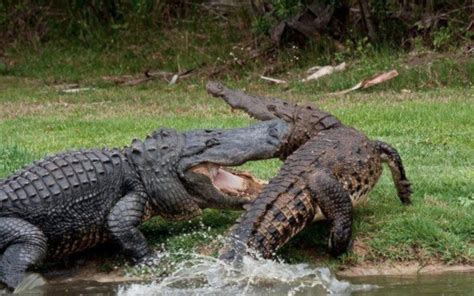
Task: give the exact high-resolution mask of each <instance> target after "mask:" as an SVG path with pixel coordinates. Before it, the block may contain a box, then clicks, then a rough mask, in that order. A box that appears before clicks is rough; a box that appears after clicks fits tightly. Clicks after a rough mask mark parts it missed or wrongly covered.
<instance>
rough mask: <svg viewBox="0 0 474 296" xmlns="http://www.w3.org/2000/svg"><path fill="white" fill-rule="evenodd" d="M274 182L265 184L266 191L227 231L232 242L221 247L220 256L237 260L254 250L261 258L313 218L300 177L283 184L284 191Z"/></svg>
mask: <svg viewBox="0 0 474 296" xmlns="http://www.w3.org/2000/svg"><path fill="white" fill-rule="evenodd" d="M285 181H287V182H288V181H289V180H285ZM278 183H279V182H273V183H270V184H269V185H267V187H266V188H265V191H264V193H266V194H262V197H261V198H259V199H257V200H256V201H255V202H254V203H253V204H252V205H251V206H250V207H249V209H248V210H247V212H246V213H244V215H243V216H242V217H241V218H240V219H239V221H237V224H236V225H235V226H234V227H233V229H232V230H231V237H232V241H231V242H230V245H228V246H225V247H224V248H223V249H222V250H221V255H220V259H222V260H224V261H227V262H232V261H234V262H238V261H239V260H241V259H242V257H243V256H244V255H245V254H249V255H253V254H252V253H254V252H256V253H257V254H258V255H257V256H263V257H264V258H270V257H273V255H274V252H275V251H276V250H277V249H278V248H279V247H281V246H282V245H284V244H285V243H286V242H287V241H288V240H289V239H290V238H292V237H293V236H294V235H295V234H296V233H298V232H300V231H301V230H302V229H303V228H304V227H305V226H306V225H307V224H308V223H311V221H313V218H314V214H315V204H314V202H313V200H312V198H311V195H310V193H309V191H308V190H307V189H306V188H305V185H304V184H303V182H302V180H298V181H296V182H295V183H293V182H291V181H290V183H293V184H290V186H288V187H287V186H283V187H284V188H285V187H286V188H288V190H282V187H281V184H278ZM286 185H288V184H286ZM249 249H250V250H249Z"/></svg>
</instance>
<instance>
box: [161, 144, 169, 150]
mask: <svg viewBox="0 0 474 296" xmlns="http://www.w3.org/2000/svg"><path fill="white" fill-rule="evenodd" d="M160 148H161V149H162V150H166V149H168V148H169V146H167V145H163V146H161V147H160Z"/></svg>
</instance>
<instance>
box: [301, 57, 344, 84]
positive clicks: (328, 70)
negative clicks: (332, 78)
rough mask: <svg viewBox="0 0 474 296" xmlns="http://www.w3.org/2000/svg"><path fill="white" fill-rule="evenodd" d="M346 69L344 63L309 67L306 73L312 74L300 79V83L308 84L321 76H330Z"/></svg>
mask: <svg viewBox="0 0 474 296" xmlns="http://www.w3.org/2000/svg"><path fill="white" fill-rule="evenodd" d="M346 68H347V64H346V63H345V62H343V63H341V64H339V65H337V66H324V67H311V68H309V69H308V71H307V72H309V73H312V74H311V75H309V76H308V77H306V78H304V79H302V80H301V81H302V82H308V81H311V80H317V79H319V78H321V77H323V76H327V75H331V74H333V73H335V72H341V71H344V70H345V69H346Z"/></svg>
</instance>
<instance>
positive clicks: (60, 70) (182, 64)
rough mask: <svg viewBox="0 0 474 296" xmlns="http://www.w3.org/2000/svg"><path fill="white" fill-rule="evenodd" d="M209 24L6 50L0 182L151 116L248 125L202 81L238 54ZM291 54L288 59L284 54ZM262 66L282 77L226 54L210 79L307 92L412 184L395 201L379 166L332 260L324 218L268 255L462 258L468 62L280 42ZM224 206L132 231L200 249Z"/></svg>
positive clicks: (354, 260)
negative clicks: (383, 75) (147, 75)
mask: <svg viewBox="0 0 474 296" xmlns="http://www.w3.org/2000/svg"><path fill="white" fill-rule="evenodd" d="M181 30H183V29H182V28H181ZM214 30H215V31H216V32H226V33H224V34H222V36H218V35H219V34H213V33H212V32H211V33H209V34H207V35H206V36H207V37H206V38H204V39H203V40H200V39H199V38H201V37H192V36H194V35H193V34H189V36H190V37H189V40H184V39H183V40H181V41H180V40H177V39H176V38H177V37H176V36H175V35H176V34H175V33H176V32H167V33H166V34H163V35H162V36H160V37H157V38H156V39H153V40H152V41H150V42H149V44H146V45H145V46H139V47H136V45H134V43H132V44H128V45H127V46H126V45H125V42H124V43H121V44H116V45H113V46H112V47H110V48H108V47H107V48H105V49H104V50H99V49H97V48H89V49H84V48H81V47H78V46H76V45H73V46H64V44H62V43H61V42H56V43H50V44H46V45H45V46H43V47H42V48H41V51H40V52H38V51H32V50H23V49H24V48H22V47H19V48H11V49H9V50H8V51H7V52H8V56H9V58H10V59H11V62H10V63H9V66H8V67H6V68H0V139H1V141H0V178H1V177H5V176H7V175H8V174H10V173H12V172H14V171H15V170H17V169H19V168H20V167H21V166H23V165H25V164H28V163H30V162H31V161H32V160H34V159H38V158H41V157H43V156H44V155H47V154H51V153H56V152H59V151H64V150H69V149H77V148H81V147H102V146H119V147H121V146H125V145H128V144H129V143H130V142H131V140H132V139H133V138H134V137H140V138H143V137H144V136H145V135H146V134H148V133H150V132H151V131H152V130H154V129H156V128H158V127H160V126H166V127H173V128H176V129H178V130H188V129H195V128H233V127H242V126H246V125H248V124H250V123H252V122H254V121H253V120H251V119H250V118H249V117H247V116H246V115H244V114H243V113H233V112H231V111H230V110H229V109H228V108H227V106H225V105H224V104H223V103H222V102H220V101H218V100H216V99H214V98H211V97H209V96H208V95H207V94H206V92H205V90H204V84H205V80H206V79H205V75H204V74H205V73H204V72H205V71H207V70H209V69H211V68H212V67H213V66H215V65H218V64H219V63H222V60H230V59H233V58H230V56H229V53H230V52H232V53H233V56H237V57H238V59H241V60H244V61H245V59H246V54H245V47H243V44H242V43H238V42H237V41H236V40H238V38H237V37H238V36H226V34H230V33H228V32H227V31H226V30H223V28H222V27H215V28H214ZM180 32H182V31H180ZM184 32H186V31H184ZM189 32H192V30H191V29H189ZM182 35H183V34H181V35H179V36H182ZM183 36H186V34H184V35H183ZM173 38H175V39H173ZM193 38H194V39H193ZM137 40H138V41H140V38H137ZM138 41H136V42H137V43H138ZM173 41H174V42H173ZM224 41H226V42H224ZM227 41H229V42H227ZM216 44H217V45H216ZM221 44H224V45H223V46H218V45H221ZM235 44H237V45H235ZM242 48H244V49H242ZM203 49H205V50H203ZM295 56H299V57H300V58H299V59H298V60H295V59H294V57H295ZM217 57H220V58H221V61H220V62H219V61H217ZM344 59H347V61H348V62H349V63H350V67H349V69H348V70H347V71H346V72H343V73H341V74H337V75H333V76H330V77H326V78H323V79H321V80H320V81H317V82H313V83H308V84H303V83H300V82H297V80H298V78H301V77H303V76H304V71H305V69H306V68H307V67H308V65H314V64H320V63H328V62H332V63H336V62H340V61H342V60H344ZM202 62H205V63H206V64H207V66H206V68H204V69H203V70H202V72H201V73H200V74H199V75H196V76H194V77H192V78H191V79H188V80H186V81H180V82H179V83H178V84H176V85H168V84H165V83H163V82H161V81H153V82H150V83H148V84H144V85H139V86H136V87H120V86H115V85H112V84H110V83H107V82H104V81H103V80H102V78H101V77H102V76H105V75H122V74H133V73H140V72H143V71H144V70H145V69H160V70H170V71H178V70H179V69H186V68H189V67H193V66H196V65H199V64H201V63H202ZM274 64H275V65H276V67H277V68H280V69H281V70H279V71H276V72H274V74H272V75H273V76H275V77H278V78H285V79H289V80H291V81H292V82H291V83H290V84H289V86H286V87H281V86H274V85H269V84H266V83H264V82H263V81H260V80H258V79H256V77H257V75H258V74H259V73H261V72H262V71H263V70H262V69H263V67H264V66H265V61H264V60H256V61H255V62H253V61H248V60H246V64H245V65H243V66H242V65H238V64H231V66H230V67H229V69H227V71H226V72H224V73H222V74H221V77H220V78H221V79H223V80H224V81H225V82H226V83H227V84H229V85H230V86H234V87H240V88H246V89H247V90H248V91H249V92H254V93H260V94H264V95H270V96H276V97H281V98H286V99H288V100H292V101H304V100H310V101H313V102H314V103H315V104H317V105H319V106H320V107H321V108H323V109H325V110H327V111H329V112H332V113H333V114H335V115H336V116H338V117H339V118H340V119H341V120H342V121H343V122H344V123H346V124H349V125H352V126H354V127H356V128H358V129H360V130H362V131H364V132H365V133H366V134H367V135H368V136H369V137H371V138H373V139H381V140H383V141H386V142H388V143H390V144H391V145H393V146H394V147H396V148H397V149H398V151H399V152H400V154H401V156H402V158H403V160H404V164H405V166H406V169H407V174H408V177H409V178H410V180H411V181H412V183H413V188H414V195H413V201H414V203H413V205H412V206H410V207H404V206H402V205H401V204H400V202H399V201H398V199H397V198H396V193H395V189H394V187H393V184H392V181H391V177H390V174H389V172H388V170H385V171H384V174H383V175H382V178H381V180H380V181H379V183H378V185H377V186H376V187H375V189H374V190H373V191H372V192H371V194H370V200H369V202H368V203H367V204H366V205H364V206H362V207H360V208H358V209H356V211H355V228H354V238H355V244H354V251H353V252H351V253H349V254H347V255H345V256H343V257H342V258H341V259H331V258H329V257H328V256H327V252H326V250H327V247H326V242H327V225H325V224H324V223H320V224H315V225H314V226H311V227H308V229H306V230H305V231H303V233H301V234H300V235H298V236H297V237H295V238H294V239H293V240H292V241H291V242H290V243H289V244H288V245H287V246H286V247H284V248H283V249H282V250H281V251H280V252H279V254H280V256H281V257H283V258H284V259H286V260H288V261H290V262H301V261H305V262H308V261H309V262H318V263H321V262H323V263H324V264H329V265H331V266H341V265H343V266H346V265H350V264H360V263H365V262H376V263H381V262H387V261H397V262H398V261H413V260H416V261H420V262H422V263H429V262H434V261H436V262H444V263H447V264H451V263H468V264H474V228H473V226H472V225H474V209H473V207H474V182H473V180H474V173H473V172H474V140H473V139H474V117H473V116H472V114H474V95H473V93H474V91H473V82H474V79H473V77H474V62H473V59H472V58H469V57H466V56H464V55H462V54H459V53H448V54H437V53H430V52H424V53H418V54H416V55H414V56H413V55H410V56H409V55H406V54H401V53H399V52H393V51H389V50H383V49H382V50H371V51H367V52H362V53H359V54H358V55H354V56H344V55H339V56H337V57H333V58H330V57H327V56H323V57H318V56H317V54H316V53H315V52H311V47H310V50H306V51H294V52H291V50H290V51H287V52H286V53H285V54H281V55H279V56H278V57H276V60H274ZM209 65H211V66H210V67H208V66H209ZM290 66H291V67H290ZM392 68H396V69H397V70H398V71H399V73H400V75H399V76H398V77H397V78H396V79H394V80H392V81H390V82H387V83H385V84H383V85H380V86H376V87H374V88H372V89H368V90H364V91H358V92H354V93H350V94H348V95H346V96H344V97H334V96H328V95H325V93H329V92H334V91H338V90H341V89H346V88H349V87H351V86H353V85H354V84H356V83H357V82H359V81H360V80H362V79H364V78H367V77H370V76H372V75H373V74H375V73H379V72H382V71H386V70H390V69H392ZM71 82H77V83H79V84H80V85H81V86H85V87H92V88H93V89H92V90H89V91H83V92H79V93H73V94H64V93H61V92H59V91H58V90H57V89H56V88H55V85H57V84H62V83H71ZM280 165H281V163H280V162H279V161H277V160H267V161H262V162H255V163H250V164H246V165H244V167H245V168H246V169H248V170H250V171H252V172H253V173H254V174H256V175H257V176H258V177H260V178H264V179H268V178H270V177H271V176H274V175H275V174H276V173H277V171H278V169H279V166H280ZM238 215H239V213H238V212H232V211H217V210H208V211H205V213H204V215H203V217H201V218H199V219H196V220H193V221H190V222H189V221H186V222H181V223H171V222H167V221H164V220H163V219H160V218H156V219H152V220H151V221H149V222H147V223H145V224H144V225H143V226H142V230H143V232H144V233H145V235H146V236H147V238H148V240H149V241H150V242H151V243H152V244H153V245H155V246H159V245H162V244H164V245H165V247H166V248H167V249H168V250H171V251H178V250H184V251H189V250H192V249H197V250H202V249H206V248H207V247H208V246H209V244H210V241H212V239H211V238H213V237H216V236H217V235H219V234H223V233H225V231H226V230H227V229H228V228H229V227H230V226H231V225H232V223H233V221H235V219H236V218H237V217H238ZM204 234H205V235H204ZM206 252H211V253H212V252H215V248H214V249H212V248H211V250H207V251H206Z"/></svg>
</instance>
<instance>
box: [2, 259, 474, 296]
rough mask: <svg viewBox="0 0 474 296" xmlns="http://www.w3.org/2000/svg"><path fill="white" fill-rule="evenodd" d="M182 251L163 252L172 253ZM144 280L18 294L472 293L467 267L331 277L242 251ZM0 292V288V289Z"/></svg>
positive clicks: (318, 270) (175, 267)
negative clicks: (236, 260)
mask: <svg viewBox="0 0 474 296" xmlns="http://www.w3.org/2000/svg"><path fill="white" fill-rule="evenodd" d="M176 255H180V256H182V255H184V254H167V256H168V257H167V258H164V261H165V262H166V260H167V259H169V260H172V259H173V258H175V257H173V256H176ZM186 255H187V258H188V259H187V260H184V261H181V262H179V263H176V264H174V265H173V266H172V270H173V271H172V272H170V273H169V274H168V275H166V276H163V277H161V278H157V279H156V280H155V281H152V282H146V283H143V282H142V283H97V282H86V281H76V282H69V283H61V284H47V285H45V286H43V287H41V288H36V289H34V290H30V291H28V292H27V293H23V294H21V295H47V296H56V295H58V296H59V295H104V296H106V295H107V296H108V295H118V296H134V295H176V296H179V295H226V296H233V295H289V296H293V295H295V296H296V295H364V296H375V295H385V296H390V295H409V296H410V295H413V296H420V295H474V274H473V273H457V274H456V273H451V274H443V275H423V276H411V277H400V276H371V277H357V278H349V279H346V280H338V279H336V278H335V277H334V276H333V275H332V274H331V273H330V271H329V270H328V269H327V268H316V267H311V266H309V265H307V264H286V263H282V262H277V261H273V260H265V259H258V260H256V259H253V258H251V257H245V258H244V261H243V263H242V264H241V266H239V268H236V267H234V266H232V265H230V264H225V263H224V262H222V261H220V260H218V259H216V258H213V257H210V256H204V255H199V254H186ZM0 294H2V293H1V291H0Z"/></svg>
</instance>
